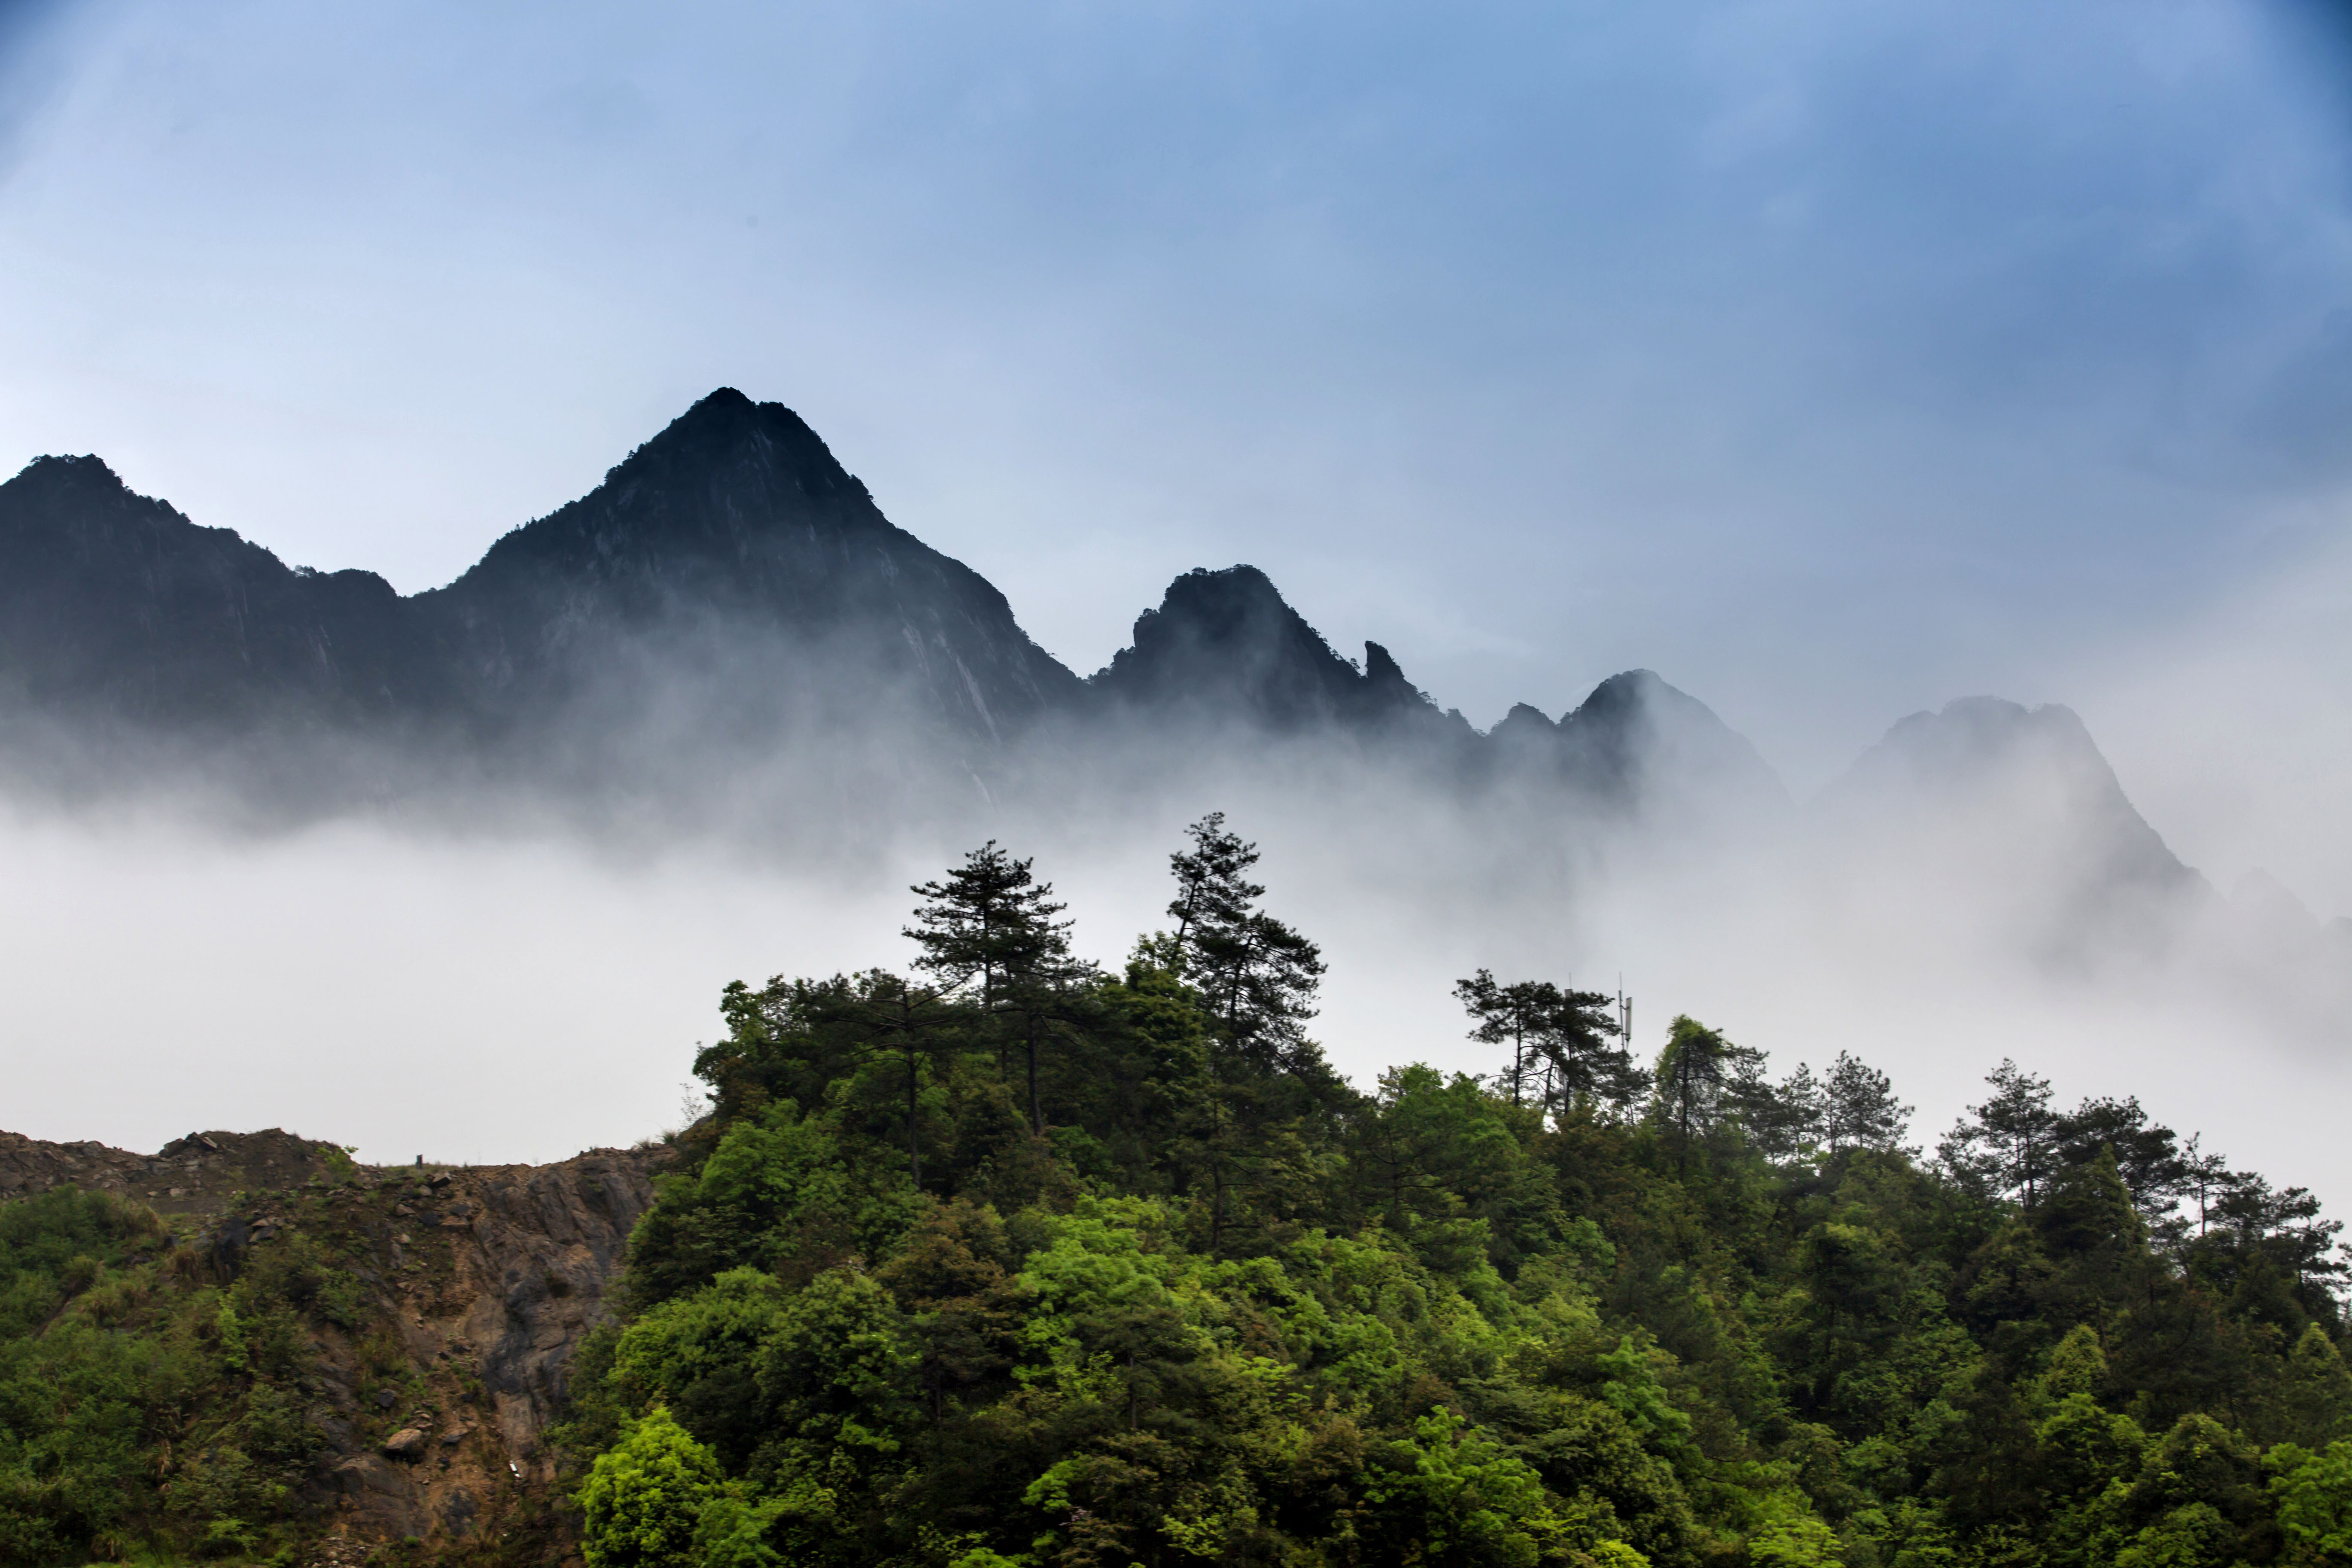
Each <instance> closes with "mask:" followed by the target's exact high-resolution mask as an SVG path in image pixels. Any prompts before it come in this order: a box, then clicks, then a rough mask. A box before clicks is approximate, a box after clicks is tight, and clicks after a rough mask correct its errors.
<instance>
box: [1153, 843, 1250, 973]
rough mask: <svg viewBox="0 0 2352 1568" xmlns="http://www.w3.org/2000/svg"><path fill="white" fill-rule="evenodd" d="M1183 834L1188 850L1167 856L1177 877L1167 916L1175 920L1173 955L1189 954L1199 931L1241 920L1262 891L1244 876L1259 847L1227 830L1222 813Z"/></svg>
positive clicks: (1192, 950) (1218, 927)
mask: <svg viewBox="0 0 2352 1568" xmlns="http://www.w3.org/2000/svg"><path fill="white" fill-rule="evenodd" d="M1184 831H1185V832H1186V833H1187V834H1189V835H1190V836H1191V837H1192V849H1191V850H1190V851H1189V852H1187V851H1184V850H1179V851H1177V852H1176V853H1175V854H1173V855H1171V856H1169V857H1168V863H1169V866H1170V868H1171V869H1172V870H1173V871H1174V872H1175V873H1176V897H1175V899H1174V900H1171V902H1170V904H1169V906H1168V913H1169V915H1170V917H1171V918H1172V919H1173V920H1174V921H1176V931H1175V938H1176V951H1177V952H1178V953H1179V954H1180V955H1184V956H1191V955H1192V954H1194V953H1195V952H1196V951H1197V950H1196V948H1195V947H1194V946H1193V944H1194V943H1195V942H1197V941H1198V933H1199V931H1202V930H1215V929H1223V928H1225V927H1229V926H1232V925H1234V924H1235V923H1237V922H1238V921H1242V920H1244V918H1246V917H1247V915H1248V914H1249V911H1250V908H1251V906H1252V905H1253V904H1254V903H1255V901H1256V900H1258V899H1260V898H1262V897H1263V896H1265V889H1264V888H1262V887H1260V886H1258V884H1256V883H1255V882H1253V881H1250V880H1249V879H1247V878H1246V877H1244V875H1243V873H1244V872H1245V871H1247V870H1248V869H1249V868H1251V867H1252V866H1255V865H1256V864H1257V846H1256V845H1255V844H1244V843H1243V842H1242V840H1241V838H1240V837H1238V836H1236V835H1234V834H1231V833H1228V832H1226V831H1225V814H1224V813H1223V812H1222V811H1213V812H1211V813H1209V815H1208V816H1204V817H1202V818H1201V820H1200V821H1198V822H1196V823H1194V824H1192V826H1190V827H1188V828H1186V829H1185V830H1184Z"/></svg>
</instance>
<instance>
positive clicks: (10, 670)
mask: <svg viewBox="0 0 2352 1568" xmlns="http://www.w3.org/2000/svg"><path fill="white" fill-rule="evenodd" d="M424 632H425V628H424V627H423V626H421V625H420V624H418V623H417V622H416V620H415V617H413V616H407V615H406V614H405V613H404V606H403V605H402V603H401V600H400V598H399V596H398V595H395V594H394V592H393V590H392V585H391V584H388V583H386V582H385V581H384V580H383V578H381V577H378V576H376V575H374V574H373V573H367V572H336V573H319V572H309V571H300V570H296V569H293V568H289V566H287V565H286V564H285V563H283V562H281V561H279V560H278V557H276V556H275V555H272V554H271V553H270V552H268V551H267V550H264V549H262V548H261V547H260V546H259V545H257V544H251V543H248V542H246V541H245V540H243V539H240V538H238V537H237V536H236V534H235V533H233V532H231V531H228V530H227V529H225V528H200V527H198V526H197V525H196V524H194V523H193V522H191V521H188V520H187V519H186V518H184V517H183V516H181V515H180V513H178V512H177V511H174V510H173V509H172V508H171V507H170V506H168V505H166V504H164V503H163V502H162V501H158V500H149V499H147V498H146V497H144V496H139V495H133V494H132V493H131V491H130V490H129V489H126V488H125V487H124V485H123V483H122V481H121V479H118V478H116V477H115V474H114V472H113V470H111V469H110V468H108V467H107V466H106V465H105V464H104V463H102V462H100V460H99V459H98V458H88V457H85V458H37V459H36V460H35V461H34V462H33V463H32V464H31V465H30V466H29V467H27V468H26V469H25V470H24V471H23V472H22V473H20V474H18V475H17V476H16V478H15V479H10V480H8V481H7V482H6V483H5V484H0V706H5V708H6V709H12V710H33V711H46V712H52V713H60V714H66V715H70V716H75V717H79V718H84V719H93V718H94V719H101V720H110V721H121V722H125V723H133V724H144V725H166V726H170V727H173V728H175V729H190V728H194V729H212V728H218V727H223V726H227V727H249V726H251V725H254V724H257V723H268V724H297V725H299V724H302V723H314V722H319V721H330V720H341V721H363V720H368V719H377V720H382V719H385V718H388V717H390V716H392V715H394V713H396V712H399V711H404V710H416V709H419V708H421V707H429V706H431V705H434V704H436V703H437V702H440V701H444V700H446V697H447V693H448V679H447V678H448V669H447V667H446V663H445V661H443V660H442V659H441V658H439V657H438V656H437V655H436V650H435V649H434V648H433V647H432V646H431V642H430V639H429V637H426V636H425V635H424Z"/></svg>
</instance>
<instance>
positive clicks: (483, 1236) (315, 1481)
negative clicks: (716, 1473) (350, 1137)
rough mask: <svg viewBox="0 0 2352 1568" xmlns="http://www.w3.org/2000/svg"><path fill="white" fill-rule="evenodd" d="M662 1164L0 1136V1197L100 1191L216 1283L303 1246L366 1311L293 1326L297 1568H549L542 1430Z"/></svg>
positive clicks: (593, 1156)
mask: <svg viewBox="0 0 2352 1568" xmlns="http://www.w3.org/2000/svg"><path fill="white" fill-rule="evenodd" d="M672 1157H673V1155H672V1152H671V1151H670V1150H669V1149H668V1148H667V1147H666V1146H663V1145H659V1144H655V1145H649V1146H646V1147H640V1148H637V1149H630V1150H619V1149H598V1150H592V1151H590V1152H586V1153H583V1154H581V1155H578V1156H576V1157H574V1158H572V1159H570V1160H565V1161H562V1162H561V1163H556V1164H552V1165H539V1166H531V1165H496V1166H469V1167H463V1168H454V1167H438V1166H435V1167H423V1166H420V1167H413V1168H412V1167H405V1166H385V1167H373V1166H364V1165H356V1164H354V1163H352V1161H351V1160H350V1158H349V1157H348V1155H347V1154H346V1153H345V1152H344V1151H342V1150H341V1149H340V1148H338V1147H336V1146H335V1145H333V1144H331V1143H323V1142H317V1141H314V1140H310V1139H304V1138H299V1137H295V1136H293V1135H291V1134H289V1133H286V1132H282V1131H276V1130H271V1131H262V1132H253V1133H231V1132H225V1131H213V1132H204V1133H191V1134H189V1135H188V1136H187V1137H185V1138H181V1139H177V1140H174V1141H173V1142H172V1143H171V1144H169V1145H167V1146H165V1147H164V1148H163V1150H161V1151H159V1152H156V1153H154V1154H152V1155H140V1154H134V1153H131V1152H126V1151H123V1150H119V1149H110V1148H108V1147H106V1146H105V1145H102V1144H98V1143H71V1144H58V1143H44V1142H38V1141H37V1140H33V1139H28V1138H24V1137H21V1136H18V1135H16V1134H14V1133H0V1199H5V1198H9V1197H22V1196H27V1195H30V1194H35V1193H38V1192H42V1191H45V1190H47V1189H48V1188H51V1187H54V1186H58V1185H65V1184H71V1185H78V1186H81V1187H84V1188H97V1189H103V1190H107V1191H111V1192H114V1193H118V1194H121V1195H123V1196H125V1197H128V1198H132V1199H135V1200H137V1201H140V1202H143V1203H147V1204H150V1205H152V1206H153V1207H154V1208H155V1209H156V1210H157V1211H158V1212H159V1213H163V1214H164V1215H170V1216H176V1218H177V1219H178V1221H179V1228H181V1229H182V1230H183V1231H184V1232H185V1233H188V1239H189V1240H190V1241H192V1242H193V1243H194V1249H195V1251H196V1252H197V1254H198V1255H199V1256H201V1257H202V1258H204V1259H205V1262H206V1266H207V1268H213V1269H215V1270H217V1271H219V1272H220V1273H221V1274H222V1275H224V1276H233V1275H234V1274H235V1273H236V1271H238V1270H239V1269H240V1268H244V1267H247V1266H248V1265H249V1264H250V1263H251V1262H252V1261H253V1259H254V1258H256V1256H257V1250H258V1249H262V1248H268V1247H272V1246H276V1245H281V1244H283V1243H284V1240H285V1238H286V1237H289V1236H290V1235H292V1234H295V1233H297V1232H299V1233H300V1234H301V1235H303V1236H305V1237H309V1238H310V1241H311V1242H312V1243H313V1244H315V1245H316V1246H317V1247H320V1249H321V1250H322V1252H323V1253H324V1255H325V1256H326V1257H327V1258H329V1259H330V1260H331V1262H332V1263H333V1265H334V1266H335V1267H337V1268H341V1269H342V1270H344V1271H345V1272H347V1273H348V1274H349V1275H350V1276H351V1277H352V1278H353V1279H357V1280H358V1281H359V1282H360V1283H361V1285H362V1288H363V1289H364V1291H365V1295H366V1308H365V1310H364V1311H363V1312H362V1313H361V1314H360V1315H359V1318H358V1321H355V1322H354V1323H352V1326H350V1327H349V1328H348V1329H346V1328H341V1327H335V1326H321V1327H315V1328H313V1329H312V1330H311V1331H310V1333H311V1338H312V1342H313V1350H314V1352H315V1358H314V1362H313V1365H312V1367H311V1370H310V1374H309V1375H308V1376H307V1377H306V1378H305V1379H304V1384H303V1389H304V1393H305V1394H307V1395H308V1396H309V1398H310V1410H309V1414H310V1418H311V1420H312V1422H313V1423H314V1424H315V1425H316V1426H317V1428H318V1429H319V1431H320V1432H321V1433H322V1434H323V1435H324V1437H325V1443H324V1445H323V1447H321V1449H320V1452H319V1454H318V1455H317V1456H316V1458H315V1459H314V1461H313V1463H312V1465H311V1467H310V1473H309V1478H308V1480H307V1483H306V1485H305V1487H304V1489H303V1502H304V1505H305V1512H306V1515H307V1518H308V1521H309V1528H308V1529H307V1530H306V1534H308V1535H309V1536H310V1538H311V1540H312V1542H313V1550H312V1552H310V1554H309V1558H308V1560H310V1561H312V1562H317V1563H329V1562H333V1563H361V1562H365V1561H368V1560H369V1559H370V1558H371V1557H373V1556H374V1555H376V1554H377V1549H378V1548H379V1547H381V1546H383V1545H385V1544H387V1543H393V1542H414V1543H415V1546H417V1547H422V1548H424V1549H425V1551H426V1552H428V1553H430V1554H434V1555H442V1556H448V1557H454V1558H457V1559H459V1560H467V1561H472V1560H481V1561H490V1560H494V1559H502V1560H506V1561H513V1562H529V1561H541V1562H545V1561H553V1560H557V1559H560V1558H561V1557H562V1556H564V1555H566V1551H565V1544H566V1543H565V1541H564V1539H563V1537H564V1535H565V1531H563V1529H562V1524H561V1521H560V1519H559V1516H558V1513H557V1510H553V1509H551V1507H550V1506H549V1505H550V1504H551V1500H552V1497H553V1490H554V1483H555V1459H554V1456H553V1455H552V1454H551V1451H550V1449H549V1446H548V1442H547V1428H548V1426H549V1425H550V1423H551V1421H553V1420H554V1419H555V1418H556V1415H557V1414H558V1412H559V1410H560V1408H561V1406H562V1401H563V1396H564V1391H565V1378H566V1374H567V1373H568V1370H569V1366H570V1363H571V1359H572V1354H573V1352H575V1351H576V1350H577V1348H578V1346H579V1344H580V1342H581V1340H582V1339H583V1337H584V1336H585V1335H586V1334H587V1332H588V1331H590V1330H591V1329H593V1327H594V1326H595V1325H596V1324H597V1323H599V1322H601V1321H603V1320H604V1318H605V1316H606V1315H607V1314H608V1311H609V1310H610V1309H609V1306H608V1302H607V1297H608V1294H609V1292H610V1290H611V1289H612V1287H613V1285H614V1280H615V1277H616V1276H617V1275H618V1274H619V1272H620V1269H621V1267H622V1263H623V1261H624V1254H625V1248H626V1245H627V1241H628V1236H629V1231H630V1229H631V1227H632V1226H635V1223H636V1221H637V1219H638V1217H639V1216H640V1215H643V1214H644V1213H645V1211H646V1208H647V1207H648V1206H649V1205H651V1203H652V1201H653V1195H654V1189H653V1179H654V1176H655V1174H656V1173H657V1172H658V1171H659V1170H660V1169H661V1167H662V1166H663V1165H665V1164H666V1163H668V1161H669V1160H670V1159H671V1158H672ZM525 1537H528V1538H529V1539H528V1540H526V1539H524V1538H525ZM502 1543H503V1544H505V1545H508V1546H510V1547H511V1548H512V1549H511V1550H501V1545H502ZM414 1549H415V1548H414V1547H412V1548H410V1550H412V1551H413V1550H414Z"/></svg>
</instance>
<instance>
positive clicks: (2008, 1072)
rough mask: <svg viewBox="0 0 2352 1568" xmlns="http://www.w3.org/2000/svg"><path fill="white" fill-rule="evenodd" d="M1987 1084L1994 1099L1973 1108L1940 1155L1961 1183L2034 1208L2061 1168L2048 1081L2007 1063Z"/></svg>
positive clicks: (1947, 1138) (1940, 1148)
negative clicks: (1967, 1119)
mask: <svg viewBox="0 0 2352 1568" xmlns="http://www.w3.org/2000/svg"><path fill="white" fill-rule="evenodd" d="M1985 1082H1987V1083H1989V1084H1990V1085H1991V1086H1992V1089H1993V1093H1992V1096H1991V1098H1990V1099H1989V1100H1986V1101H1985V1102H1984V1103H1983V1104H1982V1105H1971V1106H1969V1110H1968V1114H1969V1118H1970V1120H1969V1121H1962V1122H1960V1123H1959V1124H1958V1126H1956V1127H1954V1128H1953V1129H1952V1131H1950V1132H1949V1133H1948V1134H1947V1135H1946V1136H1945V1138H1944V1141H1943V1142H1942V1143H1941V1144H1939V1145H1937V1150H1936V1153H1937V1157H1938V1158H1939V1159H1941V1160H1942V1162H1943V1163H1944V1168H1945V1169H1946V1170H1947V1171H1948V1172H1950V1173H1951V1174H1952V1176H1953V1178H1954V1179H1955V1180H1957V1181H1958V1182H1960V1183H1961V1184H1964V1185H1967V1186H1970V1187H1973V1188H1975V1189H1977V1190H1978V1191H1979V1192H1981V1193H1984V1194H1988V1195H1992V1196H2006V1197H2013V1198H2015V1199H2016V1200H2017V1201H2018V1202H2019V1203H2021V1204H2022V1205H2025V1206H2026V1207H2027V1208H2032V1206H2033V1205H2034V1204H2035V1202H2036V1201H2038V1200H2039V1198H2040V1197H2041V1194H2042V1186H2043V1184H2045V1183H2046V1182H2047V1181H2048V1180H2049V1177H2050V1174H2051V1173H2052V1172H2053V1171H2054V1170H2055V1169H2057V1166H2058V1117H2057V1114H2056V1113H2055V1112H2054V1111H2053V1110H2051V1109H2050V1080H2049V1079H2046V1078H2036V1077H2035V1076H2034V1075H2033V1074H2032V1073H2030V1072H2027V1071H2025V1070H2024V1069H2023V1068H2021V1067H2019V1066H2018V1065H2017V1064H2016V1063H2015V1062H2013V1061H2011V1060H2009V1059H2007V1058H2002V1061H2001V1064H2000V1066H1999V1067H1997V1068H1994V1069H1993V1070H1992V1071H1991V1072H1990V1074H1988V1075H1986V1078H1985Z"/></svg>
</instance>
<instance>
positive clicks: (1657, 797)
mask: <svg viewBox="0 0 2352 1568" xmlns="http://www.w3.org/2000/svg"><path fill="white" fill-rule="evenodd" d="M1490 743H1491V746H1492V749H1493V752H1494V757H1493V763H1494V766H1495V767H1496V771H1497V772H1498V773H1500V774H1502V775H1503V776H1505V777H1508V778H1514V779H1517V780H1519V781H1522V782H1523V783H1524V782H1528V781H1543V780H1557V781H1560V782H1563V783H1565V784H1568V785H1569V786H1570V788H1572V789H1573V790H1575V792H1576V793H1577V794H1578V795H1580V797H1581V798H1583V799H1585V800H1587V801H1590V802H1591V803H1593V804H1594V805H1601V806H1605V807H1609V808H1613V809H1616V810H1619V811H1627V810H1635V809H1643V810H1647V811H1649V812H1651V813H1653V814H1656V815H1664V816H1685V817H1687V816H1691V815H1693V814H1703V815H1717V816H1728V817H1731V818H1736V819H1739V820H1743V821H1748V822H1751V823H1752V822H1753V821H1755V820H1756V819H1758V818H1759V817H1760V818H1761V819H1762V820H1764V821H1767V822H1776V821H1777V820H1778V819H1779V818H1780V817H1781V816H1785V815H1786V814H1787V812H1788V811H1789V809H1790V803H1789V794H1788V791H1787V789H1786V788H1785V787H1784V786H1783V785H1782V784H1781V783H1780V778H1779V776H1778V775H1777V774H1775V773H1773V772H1772V769H1771V767H1770V766H1769V764H1768V763H1766V762H1765V761H1764V759H1763V758H1762V757H1760V756H1759V755H1758V754H1757V752H1756V748H1755V747H1754V746H1753V745H1751V744H1750V743H1749V742H1748V740H1747V738H1746V737H1744V736H1742V735H1740V734H1739V733H1738V731H1734V730H1733V729H1732V728H1731V727H1730V726H1729V725H1727V724H1726V723H1725V722H1724V721H1722V720H1721V719H1720V718H1718V717H1717V715H1716V713H1715V710H1713V709H1711V708H1709V707H1707V706H1706V703H1704V702H1701V701H1700V700H1698V699H1696V698H1695V697H1693V696H1691V695H1690V694H1689V693H1687V692H1685V691H1681V690H1677V689H1675V688H1674V687H1672V686H1669V685H1667V684H1666V682H1665V681H1664V680H1662V679H1659V678H1658V677H1657V676H1656V675H1655V674H1654V673H1652V672H1651V671H1649V670H1646V669H1635V670H1628V671H1626V672H1625V673H1624V674H1622V675H1612V676H1611V677H1610V678H1609V679H1606V680H1604V681H1602V682H1601V684H1600V685H1599V686H1596V687H1594V688H1593V689H1592V692H1591V695H1590V696H1588V697H1587V698H1586V699H1585V700H1584V701H1583V702H1582V703H1581V704H1580V705H1579V706H1577V707H1576V708H1575V709H1573V710H1570V711H1569V712H1567V713H1563V714H1562V715H1560V719H1559V722H1558V723H1556V724H1555V723H1553V722H1552V721H1550V720H1549V719H1547V718H1546V717H1544V715H1543V714H1542V713H1541V712H1540V711H1539V710H1536V709H1534V708H1531V707H1529V706H1528V705H1527V704H1526V703H1524V702H1523V703H1520V704H1519V705H1518V706H1517V707H1515V708H1513V709H1512V710H1510V711H1509V712H1508V713H1507V714H1505V715H1504V716H1503V721H1502V722H1501V723H1499V724H1497V725H1496V726H1495V728H1494V731H1492V733H1491V736H1490Z"/></svg>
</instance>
